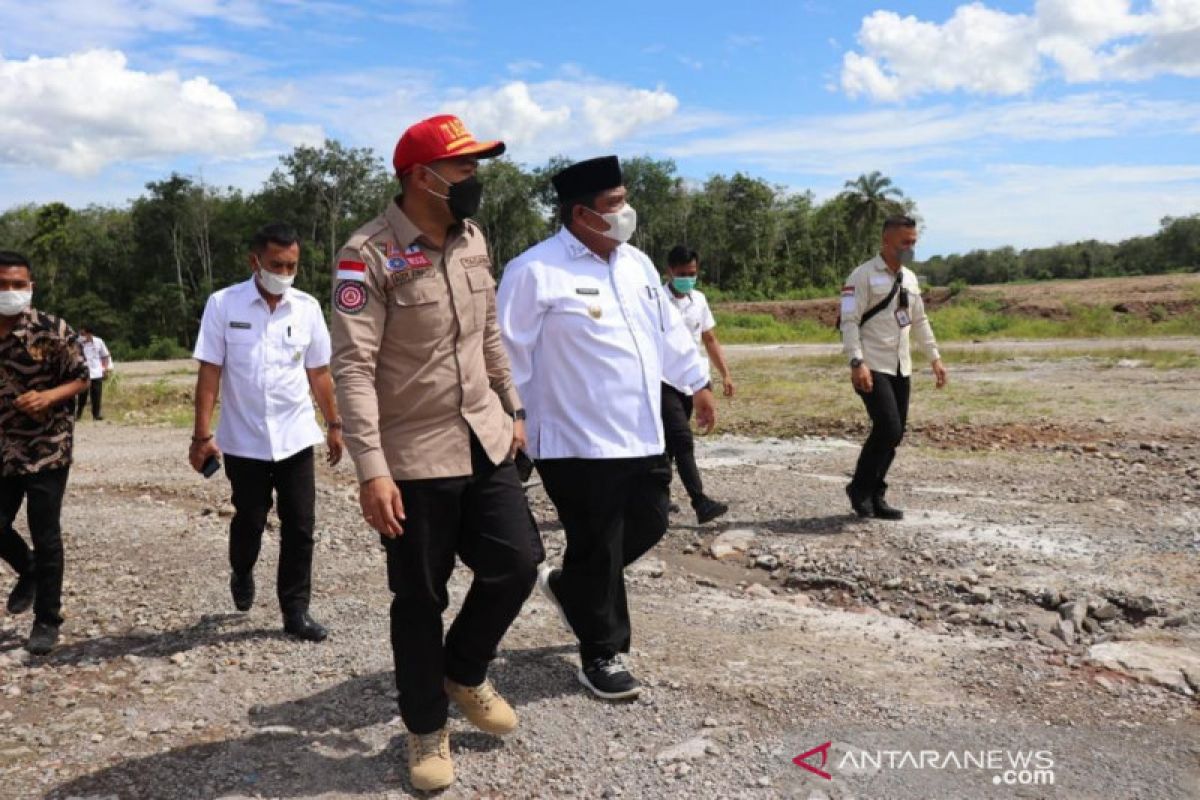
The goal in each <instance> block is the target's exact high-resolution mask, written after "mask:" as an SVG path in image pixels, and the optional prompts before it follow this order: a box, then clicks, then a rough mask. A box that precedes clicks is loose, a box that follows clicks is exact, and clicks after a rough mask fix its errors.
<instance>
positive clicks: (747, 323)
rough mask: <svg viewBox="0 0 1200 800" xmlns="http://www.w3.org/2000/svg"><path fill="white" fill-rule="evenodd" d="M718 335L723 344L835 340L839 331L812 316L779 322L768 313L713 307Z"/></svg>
mask: <svg viewBox="0 0 1200 800" xmlns="http://www.w3.org/2000/svg"><path fill="white" fill-rule="evenodd" d="M713 316H714V317H716V320H717V337H718V338H719V339H720V340H721V341H722V342H723V343H726V344H785V343H788V342H836V341H838V338H839V337H838V332H837V331H835V330H834V329H833V328H832V327H831V326H828V325H822V324H821V323H819V322H816V321H815V320H809V319H805V320H798V321H796V322H780V321H779V320H777V319H775V318H774V317H772V316H771V315H770V314H745V313H731V312H728V311H719V310H716V309H714V310H713Z"/></svg>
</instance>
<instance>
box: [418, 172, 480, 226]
mask: <svg viewBox="0 0 1200 800" xmlns="http://www.w3.org/2000/svg"><path fill="white" fill-rule="evenodd" d="M425 169H426V170H428V171H429V173H430V174H431V175H433V176H435V177H436V178H437V179H438V180H440V181H441V182H442V183H444V184H446V186H448V187H449V188H448V189H447V191H446V194H444V195H442V194H438V193H437V192H430V194H432V195H433V196H434V197H440V198H442V199H443V200H445V201H446V205H447V206H449V207H450V213H451V214H453V215H454V218H455V219H456V220H458V221H459V222H462V221H463V220H464V219H466V218H467V217H473V216H475V214H476V212H478V211H479V203H480V201H481V200H482V199H483V183H482V182H480V180H479V177H478V176H476V175H472V176H471V177H469V178H463V179H462V180H461V181H459V182H458V183H450V181H448V180H446V179H445V178H443V177H442V176H441V175H438V174H437V173H436V172H434V171H433V170H431V169H429V168H428V167H426V168H425ZM426 191H428V190H426Z"/></svg>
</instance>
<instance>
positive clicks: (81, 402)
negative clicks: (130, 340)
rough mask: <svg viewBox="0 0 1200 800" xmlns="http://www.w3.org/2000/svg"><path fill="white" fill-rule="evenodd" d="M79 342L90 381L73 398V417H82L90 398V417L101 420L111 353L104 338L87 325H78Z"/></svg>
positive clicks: (110, 367) (110, 365)
mask: <svg viewBox="0 0 1200 800" xmlns="http://www.w3.org/2000/svg"><path fill="white" fill-rule="evenodd" d="M79 344H80V346H81V347H82V348H83V357H84V358H85V359H87V365H88V379H89V381H90V383H89V384H88V390H87V391H86V392H80V393H79V397H77V398H76V400H75V403H76V404H75V419H81V418H82V417H83V409H84V407H85V406H86V405H87V402H88V399H89V398H90V399H91V401H92V419H94V420H102V419H104V415H103V414H102V413H101V411H100V403H101V401H102V400H103V397H104V381H105V380H107V379H108V373H109V372H110V371H111V370H112V355H110V354H109V352H108V345H106V344H104V340H103V339H101V338H100V337H99V336H97V335H96V334H95V333H93V332H92V329H91V328H90V327H88V326H87V325H80V326H79Z"/></svg>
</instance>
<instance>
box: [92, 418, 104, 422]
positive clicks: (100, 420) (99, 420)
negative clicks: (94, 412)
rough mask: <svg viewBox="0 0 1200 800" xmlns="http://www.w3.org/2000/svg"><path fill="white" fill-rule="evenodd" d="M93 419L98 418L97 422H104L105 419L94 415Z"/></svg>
mask: <svg viewBox="0 0 1200 800" xmlns="http://www.w3.org/2000/svg"><path fill="white" fill-rule="evenodd" d="M92 419H94V420H96V422H103V421H104V417H92Z"/></svg>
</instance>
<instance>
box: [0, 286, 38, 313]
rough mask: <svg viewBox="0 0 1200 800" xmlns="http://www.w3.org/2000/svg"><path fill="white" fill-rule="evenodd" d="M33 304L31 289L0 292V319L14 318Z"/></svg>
mask: <svg viewBox="0 0 1200 800" xmlns="http://www.w3.org/2000/svg"><path fill="white" fill-rule="evenodd" d="M32 302H33V289H22V290H17V289H13V290H10V291H7V292H0V317H15V316H16V315H17V314H20V313H21V312H22V311H24V310H25V309H27V308H29V304H30V303H32Z"/></svg>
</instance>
